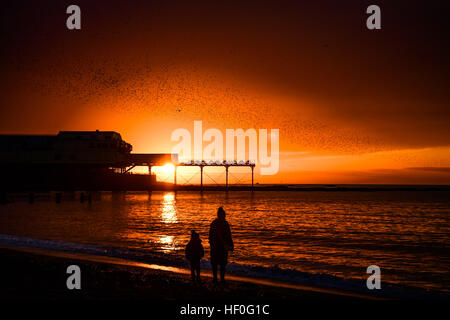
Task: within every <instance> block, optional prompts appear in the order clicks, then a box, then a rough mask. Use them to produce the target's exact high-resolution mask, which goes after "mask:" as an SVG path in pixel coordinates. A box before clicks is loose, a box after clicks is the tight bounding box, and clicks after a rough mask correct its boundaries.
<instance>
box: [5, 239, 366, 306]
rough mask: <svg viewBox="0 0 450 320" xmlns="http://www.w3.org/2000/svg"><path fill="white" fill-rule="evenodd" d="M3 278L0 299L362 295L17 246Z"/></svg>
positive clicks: (334, 297) (253, 298) (7, 251)
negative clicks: (74, 277) (75, 279)
mask: <svg viewBox="0 0 450 320" xmlns="http://www.w3.org/2000/svg"><path fill="white" fill-rule="evenodd" d="M0 254H1V256H2V264H1V267H0V268H1V274H2V275H3V277H2V278H3V280H2V290H1V293H0V297H1V298H6V299H44V300H47V299H64V300H66V299H69V300H70V299H82V300H109V299H124V300H131V299H132V300H136V299H138V300H142V299H144V300H161V301H212V302H214V301H227V300H230V301H231V300H233V301H236V300H242V301H258V302H261V301H292V300H299V299H302V300H303V299H307V300H324V299H325V300H330V299H332V300H341V301H343V300H345V301H351V300H362V299H368V298H370V297H368V296H367V297H366V296H363V295H355V294H353V293H348V292H340V291H333V290H327V289H323V288H314V287H302V286H296V285H292V286H291V285H289V284H276V283H275V284H274V283H270V282H265V281H264V280H256V279H249V278H239V277H231V276H230V277H228V280H227V283H226V284H224V285H222V284H218V285H214V284H213V283H212V279H211V274H210V273H207V272H204V273H203V274H202V282H201V284H193V283H192V281H191V279H190V274H189V272H188V270H185V269H180V268H171V267H164V266H157V265H150V264H144V263H139V262H132V261H128V260H123V259H118V258H110V257H104V256H92V255H86V254H76V253H72V252H60V251H58V252H57V251H50V250H44V249H34V248H23V247H6V246H1V247H0ZM72 264H75V265H78V266H79V267H80V269H81V290H69V289H67V287H66V280H67V278H68V276H69V274H67V273H66V269H67V267H68V266H69V265H72Z"/></svg>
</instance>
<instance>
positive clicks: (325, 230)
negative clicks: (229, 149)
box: [0, 191, 450, 292]
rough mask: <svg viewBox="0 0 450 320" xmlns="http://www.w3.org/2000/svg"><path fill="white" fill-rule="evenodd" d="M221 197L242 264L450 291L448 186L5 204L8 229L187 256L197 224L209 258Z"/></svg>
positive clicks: (2, 223) (3, 225)
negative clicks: (378, 273)
mask: <svg viewBox="0 0 450 320" xmlns="http://www.w3.org/2000/svg"><path fill="white" fill-rule="evenodd" d="M219 206H223V207H224V208H225V210H226V211H227V219H228V221H229V222H230V225H231V230H232V234H233V238H234V241H235V248H236V250H235V252H234V253H232V255H231V258H230V260H231V261H233V262H234V263H235V264H238V265H244V266H261V267H266V268H272V269H273V267H274V266H276V268H281V269H294V270H297V271H301V272H305V273H309V274H327V275H333V276H336V277H339V278H356V279H363V278H367V274H366V268H367V267H368V266H369V265H373V264H375V265H378V266H380V268H381V270H382V281H386V282H389V283H394V284H397V285H402V286H408V287H410V286H412V287H420V288H425V289H432V290H439V291H446V292H449V291H450V241H449V240H450V193H449V192H444V191H440V192H434V191H433V192H431V191H429V192H413V191H408V192H400V191H398V192H383V191H381V192H320V191H319V192H282V191H280V192H277V191H268V192H263V191H261V192H259V191H258V192H254V193H251V192H229V193H228V194H226V193H224V192H206V193H204V194H203V195H200V194H199V193H198V192H178V193H177V194H175V193H173V192H166V193H164V192H161V193H157V192H154V193H153V194H152V195H151V196H149V195H148V194H147V193H126V194H111V193H102V194H101V195H97V197H94V200H93V201H92V203H87V202H85V203H80V202H79V201H77V200H76V197H75V199H72V200H71V199H68V198H67V196H65V198H63V200H62V202H61V203H59V204H57V203H55V202H54V201H52V198H51V196H49V195H47V196H41V197H36V200H35V202H34V203H33V204H30V203H27V201H26V198H25V199H23V200H22V201H14V202H13V203H8V204H6V205H2V206H0V213H1V214H0V233H1V234H4V235H20V236H25V237H30V238H36V239H48V240H57V241H67V242H75V243H80V244H96V245H101V246H108V247H109V246H112V247H126V248H130V249H136V250H138V251H142V252H160V253H161V254H162V255H167V256H175V257H180V258H181V257H182V256H183V255H184V247H185V245H186V244H187V242H188V239H189V234H190V230H192V229H194V230H196V231H197V232H199V233H200V236H201V238H202V239H203V244H204V245H205V249H206V252H207V254H206V258H209V245H208V241H207V238H208V229H209V224H210V223H211V221H212V220H213V219H214V218H215V215H216V210H217V208H218V207H219Z"/></svg>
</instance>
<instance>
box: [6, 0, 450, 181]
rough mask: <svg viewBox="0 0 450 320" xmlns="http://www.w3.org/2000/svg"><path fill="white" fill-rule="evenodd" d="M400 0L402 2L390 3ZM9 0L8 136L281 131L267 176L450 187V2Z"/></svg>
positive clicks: (162, 148)
mask: <svg viewBox="0 0 450 320" xmlns="http://www.w3.org/2000/svg"><path fill="white" fill-rule="evenodd" d="M391 2H392V1H391ZM70 4H72V3H71V2H69V1H37V2H33V3H29V2H28V1H14V3H8V4H4V5H3V4H2V6H4V7H5V8H4V10H3V11H2V13H1V14H2V24H3V25H2V53H1V55H2V56H1V68H2V73H1V88H0V101H1V109H0V133H2V134H6V133H16V134H17V133H24V134H56V133H57V132H58V131H59V130H95V129H99V130H113V131H117V132H119V133H121V135H122V138H123V139H124V140H126V141H127V142H129V143H131V144H132V145H133V151H134V152H170V151H171V148H172V146H173V145H174V143H172V142H171V141H170V135H171V132H172V131H173V130H175V129H177V128H187V129H189V130H193V121H194V120H202V121H203V127H204V130H205V129H207V128H218V129H221V130H225V129H226V128H243V129H244V130H245V129H248V128H255V129H259V128H267V129H271V128H275V129H279V130H280V171H279V173H278V174H277V175H274V176H260V175H258V174H257V175H256V181H257V182H259V183H330V184H332V183H351V184H358V183H383V184H384V183H386V184H387V183H389V184H450V135H449V133H450V132H449V122H450V121H449V120H450V109H449V107H450V106H449V98H450V88H449V71H450V68H449V67H450V62H449V59H448V57H450V52H449V51H450V50H449V47H450V46H449V37H448V25H449V22H448V19H447V18H446V17H445V14H448V12H449V11H448V4H446V3H444V2H442V4H440V3H439V2H434V3H432V4H430V3H427V2H425V1H416V2H414V1H395V5H394V4H392V3H389V2H384V1H378V2H377V4H378V5H379V6H380V7H381V9H382V30H377V31H369V30H367V29H366V27H365V19H366V18H367V14H366V13H365V9H366V8H367V6H368V5H369V4H372V3H369V2H366V1H323V0H319V1H314V4H305V3H303V1H276V2H264V1H224V2H214V1H202V2H199V1H95V2H94V1H77V2H76V4H77V5H79V6H80V8H81V13H82V29H81V30H77V31H69V30H67V28H66V27H65V20H66V18H67V16H68V15H67V14H66V13H65V10H66V8H67V6H68V5H70Z"/></svg>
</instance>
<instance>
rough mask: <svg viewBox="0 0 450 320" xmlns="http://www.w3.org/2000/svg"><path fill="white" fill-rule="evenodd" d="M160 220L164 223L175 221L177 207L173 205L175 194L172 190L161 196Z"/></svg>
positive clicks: (176, 219) (176, 220)
mask: <svg viewBox="0 0 450 320" xmlns="http://www.w3.org/2000/svg"><path fill="white" fill-rule="evenodd" d="M161 220H162V222H164V223H176V222H178V218H177V208H176V206H175V195H174V193H173V192H168V193H166V194H164V196H163V202H162V206H161Z"/></svg>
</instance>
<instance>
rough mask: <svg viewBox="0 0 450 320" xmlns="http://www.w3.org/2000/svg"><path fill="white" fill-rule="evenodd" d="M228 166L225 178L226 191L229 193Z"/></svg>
mask: <svg viewBox="0 0 450 320" xmlns="http://www.w3.org/2000/svg"><path fill="white" fill-rule="evenodd" d="M228 168H229V167H228V166H225V176H226V179H225V181H226V182H225V188H226V190H227V191H228Z"/></svg>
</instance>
